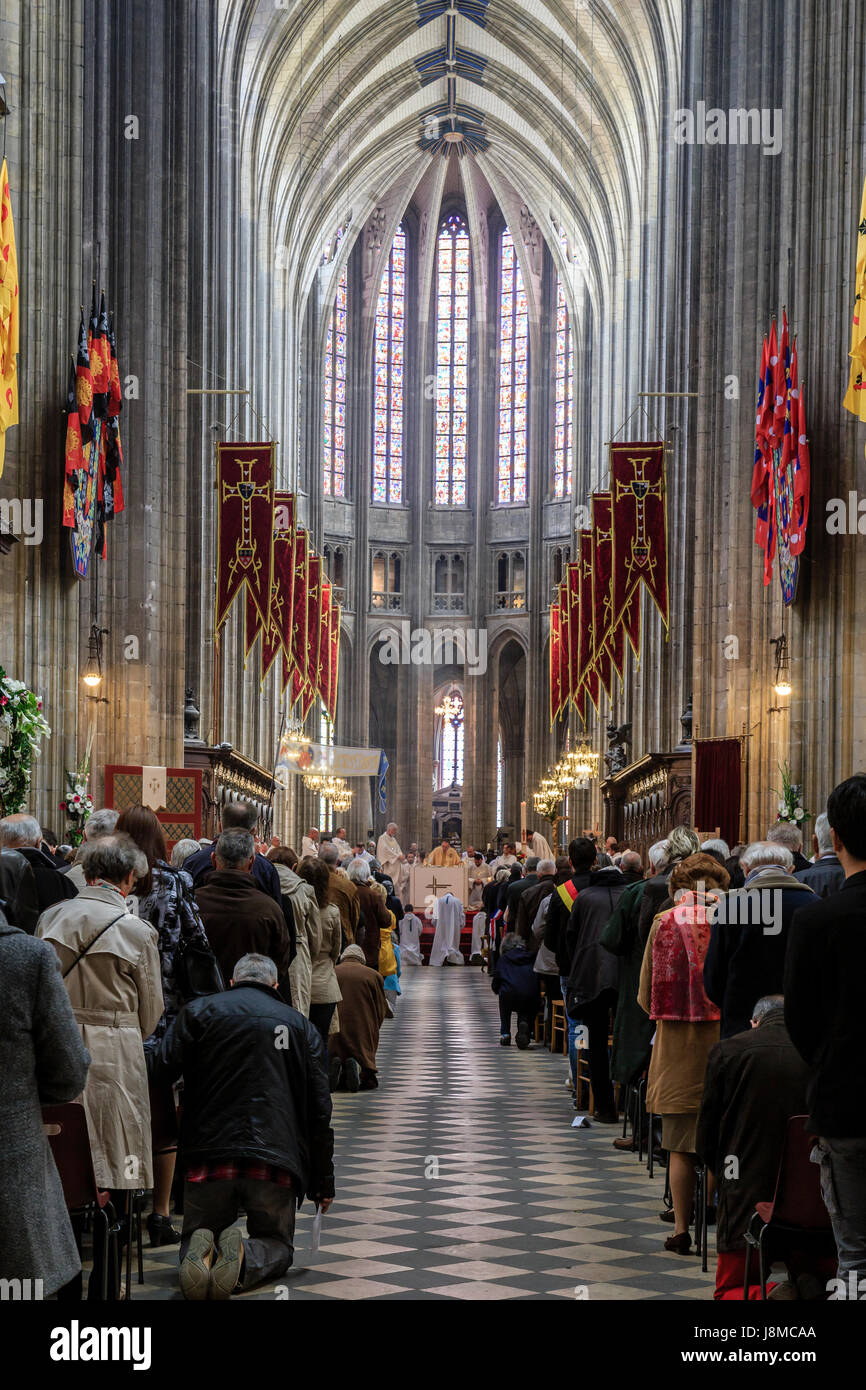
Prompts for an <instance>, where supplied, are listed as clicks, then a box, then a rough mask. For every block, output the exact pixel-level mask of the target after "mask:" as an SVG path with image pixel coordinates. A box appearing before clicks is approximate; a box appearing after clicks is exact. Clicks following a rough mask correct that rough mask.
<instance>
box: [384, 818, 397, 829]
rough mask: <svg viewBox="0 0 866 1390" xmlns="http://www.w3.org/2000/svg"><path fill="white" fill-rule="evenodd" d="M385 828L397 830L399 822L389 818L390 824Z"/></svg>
mask: <svg viewBox="0 0 866 1390" xmlns="http://www.w3.org/2000/svg"><path fill="white" fill-rule="evenodd" d="M385 829H386V830H396V829H397V822H396V821H395V820H389V822H388V824H387V825H386V826H385Z"/></svg>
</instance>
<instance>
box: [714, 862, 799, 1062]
mask: <svg viewBox="0 0 866 1390" xmlns="http://www.w3.org/2000/svg"><path fill="white" fill-rule="evenodd" d="M742 864H743V869H744V872H745V875H746V882H745V886H744V887H743V888H740V889H737V890H736V891H735V892H733V893H731V892H728V893H725V894H723V895H722V897H721V898H720V900H719V903H718V906H717V907H716V908H714V909H713V912H712V924H711V928H710V945H709V948H708V950H707V954H706V959H705V960H704V989H705V990H706V992H707V997H708V998H709V999H711V1000H712V1001H713V1003H714V1004H717V1005H718V1007H719V1008H720V1009H721V1011H722V1018H721V1037H723V1038H730V1037H733V1035H734V1033H742V1032H743V1031H744V1030H745V1029H746V1028H748V1026H749V1019H750V1018H751V1016H752V1006H753V1005H754V1002H755V1000H756V999H759V998H760V997H761V996H762V995H764V994H781V993H782V984H783V980H784V973H785V952H786V951H787V949H788V941H789V938H790V927H791V921H792V919H793V916H794V913H795V912H796V911H797V909H798V908H799V907H801V906H802V905H803V904H804V903H808V902H813V901H814V897H815V895H814V894H813V892H812V890H811V888H809V886H808V885H807V884H805V883H798V882H797V880H796V879H795V878H794V877H793V873H792V869H793V861H792V856H791V851H790V850H789V849H787V848H786V847H785V846H784V845H782V844H779V843H777V842H772V841H769V840H758V841H757V842H756V843H755V844H751V845H749V846H748V847H747V848H746V849H745V850H744V851H743V854H742Z"/></svg>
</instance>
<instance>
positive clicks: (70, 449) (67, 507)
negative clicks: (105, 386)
mask: <svg viewBox="0 0 866 1390" xmlns="http://www.w3.org/2000/svg"><path fill="white" fill-rule="evenodd" d="M64 456H65V467H64V473H63V525H64V526H74V525H75V491H76V488H77V487H78V485H79V475H80V474H81V472H83V470H84V454H83V452H82V449H81V421H80V420H79V418H78V401H77V400H76V398H75V363H74V362H70V365H69V391H68V392H67V396H66V448H65V450H64Z"/></svg>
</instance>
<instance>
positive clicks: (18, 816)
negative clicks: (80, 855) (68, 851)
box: [0, 811, 78, 914]
mask: <svg viewBox="0 0 866 1390" xmlns="http://www.w3.org/2000/svg"><path fill="white" fill-rule="evenodd" d="M0 844H2V846H3V848H4V849H7V850H9V849H13V850H17V851H18V853H19V854H21V855H23V856H24V858H25V859H26V860H27V863H28V864H29V865H30V867H31V869H32V870H33V876H34V878H35V880H36V901H37V905H38V908H39V912H40V914H41V913H43V912H44V911H45V910H46V908H49V907H53V906H54V904H55V903H62V902H66V901H67V899H68V898H76V897H77V896H78V889H77V888H76V886H75V884H74V883H71V882H70V880H69V879H68V878H67V877H66V875H65V874H62V873H61V872H60V870H59V869H58V867H57V861H56V859H55V858H54V856H53V855H52V854H46V853H45V850H44V848H43V845H42V829H41V827H40V825H39V822H38V820H36V819H35V817H33V816H31V815H28V814H27V812H26V811H17V812H16V813H15V814H14V815H11V816H5V817H4V818H3V820H2V821H0Z"/></svg>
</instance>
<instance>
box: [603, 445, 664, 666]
mask: <svg viewBox="0 0 866 1390" xmlns="http://www.w3.org/2000/svg"><path fill="white" fill-rule="evenodd" d="M610 490H611V520H612V525H611V530H612V533H613V558H612V566H613V622H614V623H618V622H620V621H621V620H622V619H623V618H624V616H625V614H626V609H627V608H629V600H630V599H631V598H632V597H633V596H634V595H636V594H637V591H638V589H639V588H640V585H641V584H643V585H644V587H645V588H646V590H647V592H648V593H649V595H650V597H651V598H652V600H653V602H654V603H655V605H656V607H657V608H658V610H659V613H660V614H661V617H662V621H663V623H664V624H665V627H667V625H668V535H667V503H666V493H665V446H664V441H663V440H656V441H651V442H648V443H642V442H635V443H631V444H611V446H610ZM629 621H630V626H631V628H632V631H633V629H634V627H635V624H636V623H638V622H639V618H636V617H635V614H634V610H633V609H631V611H630V618H629ZM629 638H630V640H631V638H632V632H629ZM633 645H634V643H633Z"/></svg>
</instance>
